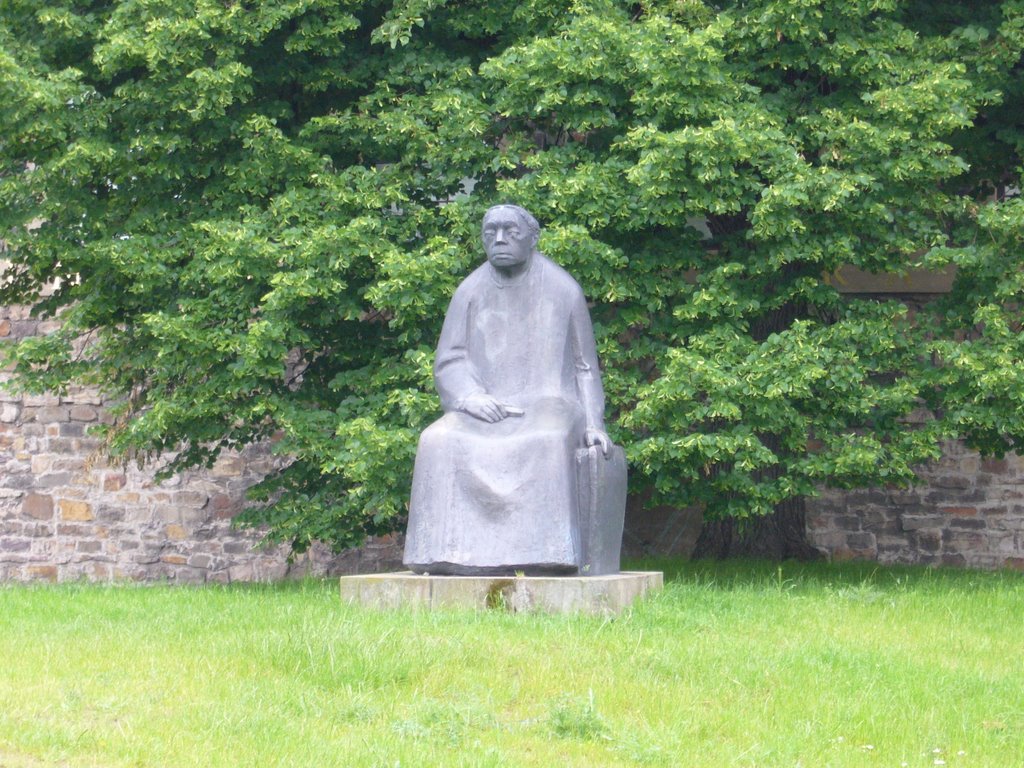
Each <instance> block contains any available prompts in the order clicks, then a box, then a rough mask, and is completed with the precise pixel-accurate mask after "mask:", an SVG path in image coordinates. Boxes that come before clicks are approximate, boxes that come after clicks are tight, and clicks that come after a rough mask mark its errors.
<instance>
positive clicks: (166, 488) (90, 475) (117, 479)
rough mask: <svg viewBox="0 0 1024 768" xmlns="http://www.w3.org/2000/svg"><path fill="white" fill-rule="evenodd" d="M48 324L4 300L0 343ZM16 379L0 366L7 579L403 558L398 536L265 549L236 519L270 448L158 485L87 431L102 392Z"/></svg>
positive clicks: (1, 523)
mask: <svg viewBox="0 0 1024 768" xmlns="http://www.w3.org/2000/svg"><path fill="white" fill-rule="evenodd" d="M51 329H52V326H51V325H50V324H49V323H40V322H39V321H36V320H33V319H31V318H30V317H29V316H28V313H27V311H26V310H24V309H23V308H6V309H4V308H0V342H2V341H3V340H5V339H14V338H18V337H23V336H27V335H30V334H37V333H46V332H48V331H49V330H51ZM8 378H9V374H8V373H5V372H0V581H34V580H48V581H67V580H75V579H88V580H91V581H105V580H121V579H126V580H137V581H152V580H167V581H172V582H207V581H210V582H230V581H252V580H269V579H277V578H281V577H284V576H288V575H300V574H304V573H312V574H334V573H351V572H355V571H361V572H372V571H380V570H389V569H391V568H394V567H395V566H396V565H397V564H398V563H399V562H400V560H401V550H400V549H399V542H398V541H397V539H395V538H386V539H383V540H379V541H374V542H370V543H369V544H368V545H367V546H366V547H363V548H362V549H359V550H354V551H352V552H346V553H344V554H342V555H340V556H333V555H332V554H331V553H330V552H329V551H327V550H326V548H323V547H320V548H315V549H314V550H312V551H311V552H310V553H307V554H304V555H302V556H300V557H298V558H296V559H295V561H294V562H292V563H289V561H288V551H287V550H286V549H285V548H283V547H276V548H269V549H263V548H260V547H258V546H257V544H258V542H259V538H260V537H259V535H258V534H257V533H256V532H253V531H241V530H236V529H234V528H232V526H231V519H232V517H234V516H235V515H236V514H237V513H238V512H239V511H241V509H242V505H243V502H244V494H245V490H246V488H248V487H249V486H250V485H252V484H253V483H255V482H256V481H257V480H258V479H259V478H260V477H262V476H263V474H264V473H265V472H267V471H268V470H269V469H270V467H271V463H270V462H271V461H272V457H271V456H270V455H269V453H268V451H266V450H265V449H261V448H252V449H250V450H248V451H247V452H245V453H244V454H241V455H230V456H224V457H222V458H221V459H220V460H219V461H218V462H217V464H216V465H215V466H214V467H213V468H212V469H211V470H209V471H204V472H188V473H185V474H183V475H181V476H179V477H174V478H171V479H169V480H166V481H164V482H162V483H159V484H157V483H156V482H155V481H154V479H153V472H152V471H151V470H148V469H147V470H143V469H138V468H137V467H135V466H134V465H132V466H129V467H122V466H118V465H111V464H110V463H108V462H107V461H105V459H104V457H103V455H102V453H101V451H100V450H99V449H100V445H99V442H98V441H97V439H96V438H94V437H91V436H90V435H89V433H88V429H89V427H90V425H93V424H95V423H96V422H97V421H99V420H102V419H104V418H105V411H104V409H103V407H102V403H101V401H100V398H99V397H98V396H97V395H96V393H94V392H88V391H84V390H77V391H73V392H70V393H69V394H68V396H67V397H56V396H54V395H44V396H37V397H32V396H29V397H24V398H22V397H18V396H15V395H12V394H11V393H10V392H8V391H7V390H5V389H4V387H3V383H4V381H6V380H7V379H8Z"/></svg>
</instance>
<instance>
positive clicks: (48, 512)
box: [21, 493, 54, 520]
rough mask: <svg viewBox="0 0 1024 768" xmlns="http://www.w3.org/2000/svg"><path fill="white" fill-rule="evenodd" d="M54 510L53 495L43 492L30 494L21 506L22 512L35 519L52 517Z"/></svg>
mask: <svg viewBox="0 0 1024 768" xmlns="http://www.w3.org/2000/svg"><path fill="white" fill-rule="evenodd" d="M53 510H54V504H53V497H52V496H47V495H45V494H41V493H30V494H28V495H27V496H25V500H24V502H22V506H21V511H22V514H24V515H25V516H26V517H30V518H32V519H34V520H50V519H52V518H53Z"/></svg>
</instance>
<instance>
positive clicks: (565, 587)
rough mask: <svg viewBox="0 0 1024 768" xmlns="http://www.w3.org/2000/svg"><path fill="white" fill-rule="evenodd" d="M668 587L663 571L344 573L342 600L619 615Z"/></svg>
mask: <svg viewBox="0 0 1024 768" xmlns="http://www.w3.org/2000/svg"><path fill="white" fill-rule="evenodd" d="M663 586H664V577H663V574H662V573H661V571H625V572H622V573H613V574H609V575H606V576H421V575H418V574H415V573H412V572H411V571H401V572H398V573H380V574H368V575H362V576H342V577H341V599H342V600H343V601H345V602H349V603H356V604H359V605H365V606H367V607H371V608H405V607H407V608H418V609H427V610H436V609H441V608H476V609H481V610H487V609H492V610H505V611H511V612H515V613H518V612H523V611H539V612H546V613H592V614H602V615H615V614H618V613H621V612H622V611H623V610H624V609H625V608H627V607H628V606H630V605H631V604H632V603H633V601H634V600H636V599H637V598H638V597H641V596H642V595H645V594H647V593H648V592H653V591H657V590H660V589H661V588H662V587H663Z"/></svg>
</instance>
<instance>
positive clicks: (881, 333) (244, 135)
mask: <svg viewBox="0 0 1024 768" xmlns="http://www.w3.org/2000/svg"><path fill="white" fill-rule="evenodd" d="M1022 5H1024V4H1022V3H1021V2H1019V1H1018V0H1004V1H1003V2H974V3H969V4H968V3H945V4H938V5H936V4H932V3H927V4H926V3H919V2H897V0H844V1H843V2H839V1H838V0H750V1H749V2H738V1H737V2H724V3H721V4H720V5H718V6H712V5H711V4H708V3H704V2H700V0H649V2H642V3H625V2H615V1H614V0H575V1H572V0H563V1H561V2H552V1H551V0H515V2H513V1H512V0H469V1H467V2H459V3H455V2H446V0H395V1H394V2H384V1H383V0H378V1H373V0H268V1H267V2H260V3H251V2H245V1H244V0H223V1H222V0H216V1H215V0H194V1H193V2H187V1H186V0H122V1H121V2H101V1H99V0H96V1H95V2H89V1H88V0H51V1H50V2H47V3H44V4H43V6H42V7H40V4H39V3H38V2H35V0H33V1H32V2H29V0H3V1H2V2H0V21H2V28H0V73H2V78H0V89H2V93H0V97H2V98H0V115H2V125H3V134H2V138H0V201H2V205H0V232H2V233H3V237H4V238H5V239H6V240H8V241H9V243H10V245H11V251H10V254H9V256H10V259H11V263H10V265H9V267H8V268H7V270H6V272H5V278H4V283H3V286H2V288H0V301H3V302H6V303H28V304H32V305H34V307H35V311H36V312H37V313H39V314H40V315H43V316H57V315H59V316H60V319H61V321H62V328H61V330H60V331H58V332H56V333H54V334H52V335H49V336H46V337H41V338H32V339H26V340H24V341H23V342H21V343H20V344H18V345H16V346H9V347H8V348H6V350H5V352H6V354H7V355H8V356H9V357H10V360H11V361H12V363H13V365H14V366H15V373H16V376H17V379H18V381H19V382H20V384H21V386H24V387H26V388H29V389H34V390H39V389H52V390H61V389H62V388H64V387H66V386H67V385H68V383H69V382H72V381H83V382H86V383H91V384H94V385H96V386H100V387H101V388H102V389H103V390H104V391H105V392H107V393H108V394H109V395H110V396H112V397H114V398H116V400H117V405H116V409H115V415H116V419H115V422H114V424H113V425H111V426H110V427H109V428H108V429H107V432H106V440H107V444H108V445H109V448H110V449H111V450H112V451H113V452H115V453H120V454H123V455H136V456H139V457H142V458H149V457H156V456H163V457H164V458H163V462H164V463H163V467H164V469H165V471H166V472H174V471H177V470H179V469H182V468H184V467H188V466H196V465H203V464H209V463H211V462H212V461H213V460H214V459H215V457H216V456H217V454H218V453H219V452H220V451H221V450H223V449H225V448H236V447H240V446H244V445H246V444H249V443H252V442H254V441H272V442H273V445H274V447H275V450H276V451H278V452H279V453H280V454H281V455H282V456H284V457H287V461H286V462H284V464H283V466H282V468H281V469H280V471H278V472H276V473H274V474H273V475H271V476H269V477H268V478H267V479H266V481H265V482H264V483H263V484H262V485H260V486H258V488H257V489H256V499H257V501H261V502H262V503H259V504H257V505H256V506H254V507H253V508H252V509H250V510H249V511H248V512H247V513H246V517H245V520H246V521H248V522H249V523H252V524H258V523H267V524H269V526H270V536H271V537H272V538H275V539H280V540H285V541H289V542H291V543H292V544H293V545H294V546H295V547H296V548H297V549H299V550H301V549H303V548H304V547H306V546H308V544H309V542H310V541H312V540H314V539H320V540H324V541H328V542H331V543H332V544H334V545H335V546H337V547H345V546H350V545H353V544H357V543H358V542H360V541H361V540H362V538H363V537H364V536H365V535H367V534H374V533H381V532H384V531H388V530H392V529H394V528H396V527H400V526H401V525H402V522H403V515H404V512H405V502H406V498H407V491H408V484H409V476H410V474H411V471H410V470H411V462H412V457H413V455H414V451H415V443H416V437H417V435H418V432H419V431H420V430H421V429H422V427H423V426H424V425H425V424H427V423H429V421H430V420H432V419H433V418H435V417H436V416H437V415H438V412H439V410H438V404H437V402H436V399H435V397H434V395H433V391H432V385H431V381H430V365H431V361H432V353H433V344H434V341H435V339H436V337H437V333H438V329H439V323H440V321H441V319H442V317H443V315H444V308H445V305H446V303H447V300H448V297H449V296H450V295H451V292H452V290H453V288H454V286H455V285H456V284H457V282H458V280H459V279H460V277H461V276H462V275H464V274H465V273H466V272H467V271H468V270H469V268H470V266H471V265H472V264H473V263H475V262H476V261H477V260H478V259H479V258H480V256H479V245H478V226H479V224H478V222H479V220H480V217H481V214H482V212H483V210H484V209H485V208H486V207H487V206H489V205H490V204H492V203H495V202H499V201H504V200H514V201H516V202H519V203H520V204H522V205H525V206H526V207H527V208H529V209H530V210H531V211H533V212H534V213H536V214H537V215H538V218H540V219H541V221H542V223H543V224H544V225H545V231H544V234H543V237H542V241H541V246H542V248H543V250H544V251H545V252H546V253H548V254H549V255H550V256H552V257H553V258H554V259H555V260H556V261H558V262H560V263H562V264H563V265H565V266H566V267H567V268H568V269H569V270H570V271H571V272H572V273H573V274H574V275H575V276H576V277H577V279H578V280H579V281H580V283H581V284H582V285H583V288H584V290H585V292H586V293H587V295H588V296H589V297H590V298H591V299H593V301H594V302H595V308H594V318H595V325H596V332H597V334H598V343H599V347H600V352H601V355H602V359H603V362H604V366H605V368H606V372H605V380H606V389H607V391H608V395H609V403H610V409H611V413H610V417H611V418H610V419H609V422H610V427H611V430H612V433H613V436H614V437H615V438H617V440H619V441H621V442H623V443H624V444H625V445H626V446H627V450H628V456H629V459H630V462H631V466H632V472H633V475H632V481H631V482H632V484H633V486H634V487H641V486H649V487H650V488H651V489H652V490H653V497H652V501H654V502H662V503H665V502H667V503H673V504H693V503H698V504H701V505H703V506H704V508H705V510H706V515H707V517H708V519H709V520H712V521H713V520H754V519H758V517H759V516H766V515H773V514H775V513H776V510H779V509H781V510H785V509H794V508H795V509H796V510H797V514H799V500H800V499H802V498H803V497H804V496H806V495H808V494H813V493H814V492H815V488H816V487H817V486H819V485H820V484H825V483H827V484H831V485H837V486H843V487H847V486H850V487H852V486H858V485H864V484H879V483H882V484H884V483H900V482H907V481H909V480H911V479H912V477H913V468H914V466H915V465H918V464H920V463H921V462H924V461H927V460H929V459H932V458H935V457H936V456H938V454H939V445H940V443H941V441H942V440H944V439H947V438H951V437H962V438H964V439H966V440H967V441H968V442H969V443H971V444H972V445H974V446H976V447H978V448H980V449H982V450H983V451H987V452H992V453H997V454H998V453H1002V452H1005V451H1011V450H1018V449H1020V447H1021V445H1022V441H1024V373H1022V371H1024V365H1022V363H1024V342H1022V337H1021V333H1020V330H1021V328H1020V318H1019V314H1018V307H1019V305H1020V302H1021V299H1022V296H1024V277H1022V274H1024V273H1022V272H1021V270H1020V267H1019V264H1018V263H1017V257H1016V254H1017V253H1018V252H1019V250H1020V247H1021V245H1022V244H1024V204H1022V203H1021V201H1020V198H1018V197H1012V196H1009V195H1008V192H1007V190H1008V189H1010V188H1012V186H1013V185H1016V184H1018V183H1019V180H1020V158H1021V151H1022V147H1024V134H1022V133H1021V129H1020V126H1021V121H1020V117H1021V116H1020V106H1019V105H1020V104H1021V101H1020V98H1019V97H1020V95H1021V82H1022V81H1021V77H1020V73H1021V51H1022V47H1024V7H1022ZM30 225H31V226H30ZM949 264H955V265H956V267H957V276H956V283H955V286H954V289H953V292H952V293H951V294H950V295H949V296H948V297H946V298H945V299H944V300H943V301H941V302H938V303H934V304H931V305H928V306H924V307H914V308H911V307H908V305H907V304H905V303H903V302H900V301H897V300H868V299H857V300H848V299H844V298H843V297H842V296H841V295H840V294H839V293H838V292H837V290H836V288H835V287H834V286H833V285H832V284H831V283H830V281H829V279H828V276H829V275H831V274H833V273H834V272H835V271H836V270H837V269H838V268H839V267H840V266H842V265H853V266H856V267H859V268H861V269H865V270H868V271H872V272H901V271H904V270H907V269H909V268H911V267H914V266H927V267H942V266H945V265H949ZM47 285H54V286H55V289H54V290H53V291H52V293H49V294H46V293H44V292H43V288H44V286H47ZM921 409H927V411H928V412H929V413H930V414H932V415H931V417H930V418H929V419H926V420H923V421H922V420H917V422H915V423H914V424H913V425H911V424H910V423H908V418H909V417H910V416H911V415H912V414H914V413H916V412H919V411H920V410H921ZM794 504H795V505H796V507H794ZM730 535H731V534H730ZM730 541H731V539H730ZM723 546H725V548H726V549H728V548H729V547H730V546H731V544H730V543H729V541H725V542H724V544H723Z"/></svg>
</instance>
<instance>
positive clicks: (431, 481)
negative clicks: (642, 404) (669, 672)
mask: <svg viewBox="0 0 1024 768" xmlns="http://www.w3.org/2000/svg"><path fill="white" fill-rule="evenodd" d="M539 233H540V227H539V225H538V224H537V220H536V219H535V218H534V217H533V216H531V215H530V214H529V213H528V212H527V211H526V210H524V209H523V208H520V207H519V206H515V205H498V206H495V207H493V208H491V209H490V210H488V211H487V213H486V215H485V216H484V220H483V227H482V235H483V245H484V250H485V252H486V254H487V261H486V262H485V263H484V264H482V265H481V266H480V267H478V268H477V269H476V270H475V271H474V272H473V273H472V274H471V275H470V276H469V277H467V278H466V279H465V280H464V281H463V282H462V284H461V285H460V286H459V287H458V289H457V290H456V291H455V295H454V296H453V297H452V301H451V305H450V306H449V308H448V314H447V315H446V316H445V320H444V327H443V329H442V331H441V338H440V341H439V342H438V346H437V356H436V359H435V362H434V380H435V383H436V385H437V390H438V393H439V394H440V397H441V405H442V407H443V409H444V411H445V415H444V416H443V417H442V418H440V419H439V420H438V421H436V422H434V423H433V424H431V425H430V426H429V427H427V429H425V430H424V431H423V434H422V436H421V437H420V442H419V448H418V450H417V453H416V466H415V470H414V473H413V487H412V498H411V500H410V504H409V527H408V533H407V538H406V546H405V558H404V559H405V565H406V567H408V568H409V569H410V570H413V571H415V572H417V573H429V574H456V575H498V574H508V575H512V574H514V573H518V572H522V573H525V574H530V575H532V574H573V573H579V574H582V575H599V574H604V573H615V572H618V569H619V548H620V546H621V540H622V518H623V514H624V510H625V496H626V467H625V457H624V455H623V452H622V449H621V448H620V447H618V446H615V445H613V444H612V442H611V441H610V440H609V438H608V435H607V434H606V432H605V427H604V391H603V389H602V387H601V375H600V370H599V369H598V361H597V351H596V348H595V345H594V332H593V328H592V326H591V323H590V315H589V313H588V311H587V305H586V302H585V300H584V298H583V291H582V290H581V289H580V287H579V285H578V284H577V283H576V281H575V280H573V278H572V277H570V276H569V274H568V273H567V272H566V271H565V270H563V269H562V268H561V267H559V266H557V265H556V264H555V263H554V262H552V261H551V260H550V259H548V258H547V257H546V256H544V255H543V254H541V253H540V252H538V251H537V241H538V237H539Z"/></svg>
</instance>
